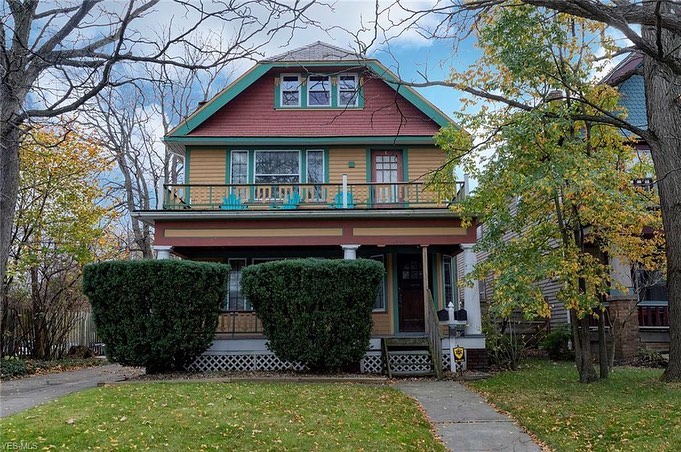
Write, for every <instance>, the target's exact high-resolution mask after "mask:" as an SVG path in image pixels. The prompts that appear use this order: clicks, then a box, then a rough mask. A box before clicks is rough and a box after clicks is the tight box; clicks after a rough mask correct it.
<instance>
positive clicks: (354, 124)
mask: <svg viewBox="0 0 681 452" xmlns="http://www.w3.org/2000/svg"><path fill="white" fill-rule="evenodd" d="M290 72H295V71H293V70H292V71H290ZM276 75H278V74H276V73H274V72H272V71H270V72H268V73H267V74H265V75H263V76H262V77H261V78H260V79H259V80H258V81H256V82H255V83H253V84H252V85H251V86H250V87H248V88H247V89H245V90H244V91H243V92H242V93H241V94H239V95H238V96H237V97H236V98H234V99H233V100H232V101H231V102H229V103H228V104H227V105H225V106H224V107H223V108H222V109H220V110H219V111H217V112H216V113H215V114H214V115H213V116H212V117H211V118H209V119H207V120H206V121H205V122H204V123H203V124H201V125H200V126H199V127H198V128H196V129H195V130H194V131H192V132H191V133H190V136H237V137H265V136H278V137H279V136H280V137H285V136H292V137H316V136H337V135H343V136H371V135H379V136H381V135H388V136H393V135H397V134H399V135H426V136H430V135H434V134H435V133H436V132H437V131H438V130H439V129H440V127H439V126H438V125H437V124H436V123H435V122H434V121H433V120H431V119H430V118H428V117H427V116H426V115H424V114H423V113H422V112H421V111H420V110H419V109H417V108H416V107H415V106H413V105H412V104H411V103H410V102H409V101H407V100H406V99H405V98H403V97H402V96H401V95H399V94H397V93H396V92H395V91H394V90H393V89H392V88H390V87H389V86H388V85H386V84H385V83H384V82H383V81H382V80H380V79H375V78H368V77H364V79H365V85H364V97H365V102H364V108H363V109H361V110H347V111H343V110H342V109H335V110H332V109H321V110H314V109H293V108H291V109H278V110H275V109H274V89H275V88H274V77H275V76H276ZM304 88H305V87H303V89H304Z"/></svg>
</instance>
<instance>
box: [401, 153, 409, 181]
mask: <svg viewBox="0 0 681 452" xmlns="http://www.w3.org/2000/svg"><path fill="white" fill-rule="evenodd" d="M408 181H409V152H408V150H407V149H406V148H404V149H402V182H408Z"/></svg>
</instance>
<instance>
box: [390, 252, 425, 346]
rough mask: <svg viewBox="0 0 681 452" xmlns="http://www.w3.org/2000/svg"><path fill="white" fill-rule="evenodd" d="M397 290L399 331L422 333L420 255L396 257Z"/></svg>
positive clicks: (421, 271)
mask: <svg viewBox="0 0 681 452" xmlns="http://www.w3.org/2000/svg"><path fill="white" fill-rule="evenodd" d="M397 290H398V299H397V302H398V304H399V306H398V312H399V320H400V322H399V331H400V332H401V333H408V332H419V333H422V332H424V331H425V318H424V312H423V265H422V263H421V256H420V255H417V254H414V255H398V256H397Z"/></svg>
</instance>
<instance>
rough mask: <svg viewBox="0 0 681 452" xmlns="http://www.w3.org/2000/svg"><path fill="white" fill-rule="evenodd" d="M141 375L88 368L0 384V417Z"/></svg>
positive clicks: (121, 369) (130, 370)
mask: <svg viewBox="0 0 681 452" xmlns="http://www.w3.org/2000/svg"><path fill="white" fill-rule="evenodd" d="M142 373H144V369H142V368H132V367H123V366H120V365H118V364H107V365H104V366H98V367H90V368H88V369H83V370H74V371H70V372H60V373H54V374H47V375H37V376H35V377H27V378H21V379H19V380H10V381H3V382H1V383H0V417H5V416H9V415H10V414H14V413H18V412H19V411H23V410H27V409H29V408H32V407H34V406H36V405H40V404H42V403H45V402H48V401H50V400H54V399H56V398H58V397H62V396H65V395H67V394H70V393H72V392H76V391H81V390H83V389H87V388H93V387H95V386H97V383H100V382H105V383H112V382H115V381H122V380H126V379H128V378H131V377H133V376H136V375H140V374H142Z"/></svg>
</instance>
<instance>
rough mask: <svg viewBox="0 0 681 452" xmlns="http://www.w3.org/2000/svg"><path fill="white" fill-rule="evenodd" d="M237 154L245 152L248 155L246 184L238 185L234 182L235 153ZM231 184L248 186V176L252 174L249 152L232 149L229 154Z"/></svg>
mask: <svg viewBox="0 0 681 452" xmlns="http://www.w3.org/2000/svg"><path fill="white" fill-rule="evenodd" d="M236 152H243V153H245V154H246V182H243V184H242V183H238V184H236V183H235V182H234V153H236ZM229 157H230V159H229V183H230V184H233V185H234V184H236V185H247V184H248V176H249V174H250V173H251V168H250V165H251V162H250V161H249V160H250V159H249V158H248V150H246V149H232V150H231V151H230V154H229Z"/></svg>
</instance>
